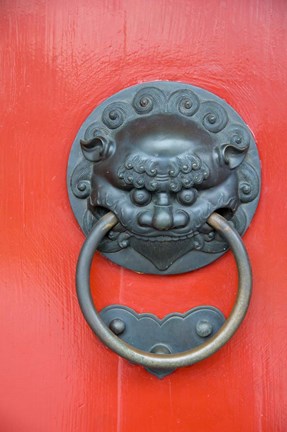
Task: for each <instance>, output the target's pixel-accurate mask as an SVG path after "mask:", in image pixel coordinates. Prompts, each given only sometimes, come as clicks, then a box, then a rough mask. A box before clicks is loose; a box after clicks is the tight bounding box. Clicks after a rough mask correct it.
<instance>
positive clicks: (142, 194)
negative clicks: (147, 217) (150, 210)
mask: <svg viewBox="0 0 287 432" xmlns="http://www.w3.org/2000/svg"><path fill="white" fill-rule="evenodd" d="M131 199H132V201H133V202H134V203H135V204H136V205H140V206H144V205H147V204H148V203H149V202H150V200H151V194H150V193H149V192H148V191H147V190H145V189H133V190H132V191H131Z"/></svg>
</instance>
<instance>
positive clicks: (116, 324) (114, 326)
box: [109, 318, 126, 336]
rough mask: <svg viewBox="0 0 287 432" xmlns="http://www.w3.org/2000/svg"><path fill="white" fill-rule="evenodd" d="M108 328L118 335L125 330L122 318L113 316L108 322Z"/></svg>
mask: <svg viewBox="0 0 287 432" xmlns="http://www.w3.org/2000/svg"><path fill="white" fill-rule="evenodd" d="M109 328H110V330H112V332H113V333H114V334H115V335H117V336H119V335H121V334H122V333H123V332H124V331H125V329H126V324H125V322H124V321H123V320H121V319H119V318H115V319H113V320H112V321H111V322H110V325H109Z"/></svg>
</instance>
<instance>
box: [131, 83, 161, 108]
mask: <svg viewBox="0 0 287 432" xmlns="http://www.w3.org/2000/svg"><path fill="white" fill-rule="evenodd" d="M165 101H166V99H165V96H164V94H163V92H162V91H161V90H159V89H157V88H155V87H146V88H145V89H142V90H140V91H139V92H138V93H137V94H136V95H135V97H134V100H133V107H134V109H135V111H136V112H137V113H138V114H148V113H150V112H151V111H154V110H160V109H162V108H163V107H164V105H165Z"/></svg>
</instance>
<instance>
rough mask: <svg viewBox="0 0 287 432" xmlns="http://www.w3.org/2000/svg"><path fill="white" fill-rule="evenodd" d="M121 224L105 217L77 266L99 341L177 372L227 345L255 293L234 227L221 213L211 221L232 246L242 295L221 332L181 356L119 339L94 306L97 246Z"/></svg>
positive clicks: (146, 363)
mask: <svg viewBox="0 0 287 432" xmlns="http://www.w3.org/2000/svg"><path fill="white" fill-rule="evenodd" d="M117 222H118V220H117V218H116V216H115V215H114V214H113V213H112V212H109V213H107V214H106V215H105V216H103V217H102V218H101V219H100V220H99V221H98V222H97V224H96V225H95V226H94V228H93V229H92V231H91V233H90V234H89V236H88V237H87V239H86V241H85V242H84V245H83V247H82V250H81V253H80V256H79V259H78V264H77V275H76V284H77V295H78V299H79V303H80V307H81V310H82V312H83V314H84V317H85V319H86V321H87V322H88V324H89V325H90V327H91V328H92V330H93V331H94V333H95V334H96V335H97V336H98V338H99V339H100V340H101V341H102V342H103V343H104V344H105V345H106V346H108V347H109V348H110V349H111V350H112V351H114V352H116V353H117V354H119V355H120V356H121V357H124V358H126V359H127V360H129V361H130V362H132V363H136V364H138V365H141V366H144V367H148V368H152V369H165V370H168V369H174V368H179V367H184V366H189V365H192V364H194V363H197V362H198V361H200V360H204V359H205V358H207V357H209V356H210V355H212V354H213V353H215V352H216V351H218V350H219V349H220V348H221V347H222V346H223V345H225V344H226V343H227V342H228V341H229V339H230V338H231V337H232V336H233V334H234V333H235V332H236V330H237V329H238V327H239V326H240V324H241V322H242V321H243V319H244V317H245V314H246V312H247V309H248V305H249V302H250V297H251V291H252V273H251V267H250V262H249V258H248V255H247V252H246V249H245V247H244V244H243V242H242V240H241V237H240V236H239V234H238V233H237V231H236V230H235V229H234V228H232V226H231V225H230V224H229V223H228V222H227V221H226V219H224V218H223V217H222V216H220V215H219V214H217V213H213V214H212V215H211V216H210V217H209V218H208V220H207V222H208V224H209V225H210V226H212V227H213V228H214V229H215V230H216V231H217V232H218V233H219V234H220V235H221V236H222V237H223V238H224V239H225V240H226V241H227V242H228V244H229V246H230V249H231V250H232V251H233V254H234V257H235V261H236V265H237V269H238V293H237V299H236V302H235V305H234V307H233V309H232V312H231V314H230V316H229V317H228V318H227V320H226V321H225V323H224V324H223V326H222V327H221V328H220V330H219V331H218V332H217V333H216V334H215V335H214V336H212V337H211V338H210V339H209V340H208V341H207V342H205V343H203V344H202V345H200V346H197V347H196V348H192V349H191V350H188V351H184V352H181V353H177V354H153V353H148V352H145V351H141V350H139V349H137V348H135V347H133V346H132V345H129V344H127V343H126V342H124V341H123V340H122V339H120V338H119V337H117V336H116V335H115V334H114V333H113V332H112V331H111V330H110V329H109V328H108V327H107V326H106V325H105V323H104V322H103V321H102V319H101V317H100V315H99V312H98V311H97V310H96V308H95V306H94V302H93V299H92V296H91V290H90V269H91V264H92V260H93V256H94V254H95V252H96V250H97V247H98V245H99V243H100V242H101V240H102V239H103V237H104V236H105V235H106V234H107V232H108V231H109V230H110V229H111V228H113V226H115V225H116V223H117Z"/></svg>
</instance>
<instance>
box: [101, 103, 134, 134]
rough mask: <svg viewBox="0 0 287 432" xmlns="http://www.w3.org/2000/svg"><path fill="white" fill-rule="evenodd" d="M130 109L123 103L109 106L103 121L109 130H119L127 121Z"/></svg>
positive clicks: (103, 115) (105, 110)
mask: <svg viewBox="0 0 287 432" xmlns="http://www.w3.org/2000/svg"><path fill="white" fill-rule="evenodd" d="M127 114H128V107H127V106H126V105H125V104H124V103H121V102H114V103H112V104H110V105H108V106H107V107H106V108H105V109H104V112H103V114H102V121H103V123H104V124H105V125H106V126H107V127H108V128H109V129H117V128H119V127H120V126H121V125H122V124H123V123H124V121H125V119H126V117H127Z"/></svg>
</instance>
